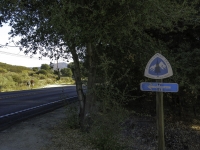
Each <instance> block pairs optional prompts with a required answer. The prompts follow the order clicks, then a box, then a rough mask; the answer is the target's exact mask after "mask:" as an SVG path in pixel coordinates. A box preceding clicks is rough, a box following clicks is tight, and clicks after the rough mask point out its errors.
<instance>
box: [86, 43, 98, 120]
mask: <svg viewBox="0 0 200 150" xmlns="http://www.w3.org/2000/svg"><path fill="white" fill-rule="evenodd" d="M87 59H88V66H89V73H88V82H87V94H86V108H85V109H86V110H85V115H86V116H90V114H91V113H92V111H93V106H94V105H95V92H94V89H95V79H96V78H95V77H96V61H95V60H96V55H95V49H94V47H93V46H92V44H91V43H88V44H87Z"/></svg>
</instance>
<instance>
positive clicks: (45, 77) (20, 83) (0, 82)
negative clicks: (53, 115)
mask: <svg viewBox="0 0 200 150" xmlns="http://www.w3.org/2000/svg"><path fill="white" fill-rule="evenodd" d="M30 80H33V81H34V86H33V87H29V86H28V85H27V82H28V81H30ZM61 83H62V84H73V83H74V80H73V79H72V78H71V77H61V78H60V80H57V75H55V74H54V73H53V71H52V70H47V71H45V74H44V71H43V72H42V71H40V70H35V71H33V70H32V69H30V68H27V67H23V66H15V65H9V64H6V63H1V62H0V91H1V92H4V91H16V90H26V89H30V88H39V87H43V86H45V85H47V84H61Z"/></svg>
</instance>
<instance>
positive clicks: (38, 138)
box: [0, 108, 66, 150]
mask: <svg viewBox="0 0 200 150" xmlns="http://www.w3.org/2000/svg"><path fill="white" fill-rule="evenodd" d="M65 111H66V108H60V109H57V110H54V111H52V112H50V113H47V114H43V115H40V116H37V117H34V118H32V119H29V120H26V121H24V122H21V123H18V124H16V125H14V126H12V127H10V128H8V129H6V130H4V131H1V132H0V150H40V149H42V148H44V147H46V146H48V145H49V144H51V138H52V136H53V135H52V134H51V133H50V132H49V131H50V130H51V128H53V127H54V126H56V125H57V124H59V123H60V122H61V121H62V120H63V119H65V118H66V113H65Z"/></svg>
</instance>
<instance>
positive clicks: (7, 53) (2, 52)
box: [0, 51, 50, 61]
mask: <svg viewBox="0 0 200 150" xmlns="http://www.w3.org/2000/svg"><path fill="white" fill-rule="evenodd" d="M0 53H1V54H5V55H10V56H15V57H22V58H31V59H37V60H38V59H39V57H38V58H36V57H30V56H27V55H19V54H13V53H9V52H4V51H0ZM39 60H47V61H50V60H49V59H43V58H42V59H39Z"/></svg>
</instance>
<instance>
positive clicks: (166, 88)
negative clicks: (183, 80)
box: [140, 82, 178, 92]
mask: <svg viewBox="0 0 200 150" xmlns="http://www.w3.org/2000/svg"><path fill="white" fill-rule="evenodd" d="M140 89H141V90H142V91H151V92H178V84H177V83H158V82H142V83H140Z"/></svg>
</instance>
